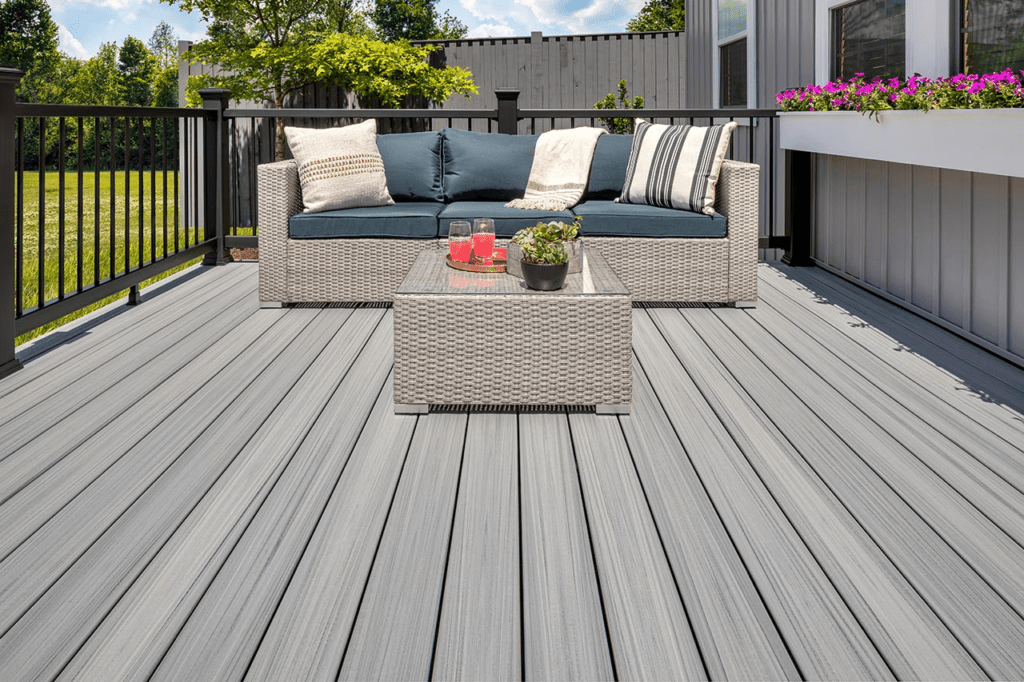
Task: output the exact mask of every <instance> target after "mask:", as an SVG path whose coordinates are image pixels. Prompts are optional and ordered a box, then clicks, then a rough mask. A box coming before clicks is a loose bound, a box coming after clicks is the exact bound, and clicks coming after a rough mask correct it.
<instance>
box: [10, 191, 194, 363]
mask: <svg viewBox="0 0 1024 682" xmlns="http://www.w3.org/2000/svg"><path fill="white" fill-rule="evenodd" d="M126 176H128V177H127V178H126ZM64 180H65V195H64V212H65V230H64V238H63V243H64V258H63V261H64V277H63V290H64V292H65V293H66V294H67V295H73V294H74V292H75V291H76V289H77V287H78V261H79V255H78V250H79V244H78V241H79V240H78V194H79V192H78V174H77V173H73V172H72V173H65V177H64ZM126 180H127V182H128V191H129V196H128V197H127V204H128V206H127V210H128V214H129V215H128V221H129V224H128V231H129V234H128V235H125V202H126V197H125V182H126ZM24 182H25V184H24V194H23V198H24V244H23V246H22V253H23V261H22V269H23V275H22V292H21V293H22V301H23V306H24V309H26V310H27V309H30V308H33V307H35V306H36V305H38V303H39V222H40V216H39V173H38V172H35V171H26V172H25V181H24ZM44 182H45V192H46V201H45V213H44V216H43V222H44V225H45V229H44V236H43V242H44V249H45V253H44V259H43V260H44V263H45V266H44V272H43V293H44V300H47V301H48V300H51V299H54V298H56V297H57V296H58V294H59V293H60V291H61V273H60V261H61V258H60V245H61V241H62V240H61V234H60V173H58V172H56V171H50V172H47V173H46V177H45V181H44ZM95 182H96V178H95V175H94V174H93V173H91V172H87V173H85V175H84V176H83V183H82V236H83V238H82V245H81V251H82V254H81V261H82V286H83V287H88V286H89V285H91V284H93V282H94V281H95V279H96V272H97V271H96V264H97V261H98V265H99V280H100V281H103V280H105V279H107V278H109V277H110V276H111V260H110V253H111V249H113V253H114V262H113V273H114V274H117V273H122V272H124V271H125V254H126V251H127V253H128V260H129V264H130V269H131V270H134V269H136V268H138V267H139V262H140V258H139V256H140V249H141V256H142V259H141V260H142V263H143V264H145V263H149V262H151V261H152V260H153V252H154V248H155V251H156V258H157V259H160V258H161V257H163V254H164V245H165V243H166V246H167V251H168V253H173V251H174V242H175V212H174V182H175V175H174V173H173V172H169V173H167V177H166V182H167V186H166V214H165V206H164V200H165V195H164V173H163V171H155V172H151V171H143V173H142V183H141V188H140V183H139V172H138V171H131V172H130V174H129V173H128V172H125V171H118V172H115V173H114V177H113V190H114V196H115V200H114V205H113V211H111V202H110V193H111V184H112V183H111V174H110V172H101V173H100V175H99V221H98V222H97V220H96V185H95ZM154 185H155V192H154V191H153V189H154ZM140 190H141V192H140ZM15 193H16V194H17V187H16V188H15ZM178 201H179V206H181V204H182V203H183V201H182V196H181V189H179V190H178ZM111 213H113V233H114V234H113V235H111V229H112V228H111ZM165 215H166V231H167V237H166V240H165V237H164V229H165V228H164V219H165ZM140 218H141V219H142V222H143V225H142V234H141V235H140V234H139V231H140V227H139V221H140ZM194 223H195V221H194V219H193V218H192V216H191V215H190V216H189V218H188V224H189V226H190V227H189V236H188V241H187V244H194V243H195V242H196V235H195V226H194ZM177 224H178V237H177V242H178V245H179V248H184V247H185V246H186V237H185V228H184V226H185V216H184V215H183V214H182V211H181V208H179V211H178V216H177ZM154 226H155V234H154ZM97 229H98V243H97V241H96V239H97ZM199 236H200V237H202V230H200V231H199ZM196 262H198V260H195V261H191V262H190V263H186V264H183V265H181V266H178V267H176V268H174V269H173V270H170V271H168V272H166V273H163V274H161V275H158V276H156V277H154V278H152V279H149V280H147V281H146V282H144V283H143V284H142V286H143V287H145V286H146V285H148V284H151V283H153V282H156V281H159V280H161V279H163V278H165V277H167V276H169V275H170V274H172V273H174V272H178V271H179V270H182V269H184V268H186V267H189V266H190V265H192V264H194V263H196ZM122 295H123V294H118V295H115V296H111V297H109V298H107V299H105V300H103V301H100V302H98V303H95V304H93V305H91V306H88V307H86V308H83V309H82V310H80V311H78V312H76V313H74V314H72V315H69V316H67V317H65V318H62V319H60V320H57V321H55V322H53V323H51V324H48V325H45V326H43V327H40V328H39V329H36V330H34V331H32V332H29V333H28V334H25V335H23V336H20V337H18V339H17V343H18V344H22V343H24V342H26V341H28V340H30V339H33V338H35V337H37V336H40V335H42V334H44V333H45V332H47V331H49V330H50V329H53V328H54V327H58V326H60V325H62V324H65V323H67V322H70V321H71V320H73V319H75V318H77V317H81V316H82V315H85V314H86V313H87V312H90V311H92V310H95V309H96V308H99V307H101V306H104V305H106V304H108V303H110V302H111V301H115V300H117V299H118V298H119V297H120V296H122Z"/></svg>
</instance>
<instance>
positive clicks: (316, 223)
mask: <svg viewBox="0 0 1024 682" xmlns="http://www.w3.org/2000/svg"><path fill="white" fill-rule="evenodd" d="M442 208H444V204H438V203H436V202H432V201H431V202H426V201H417V202H402V203H395V204H392V205H391V206H368V207H366V208H345V209H341V210H337V211H324V212H323V213H299V214H298V215H293V216H292V217H291V219H290V220H289V221H288V234H289V235H290V236H291V237H292V239H362V238H370V237H384V238H389V237H390V238H392V239H435V238H437V214H438V213H440V212H441V209H442ZM445 234H447V232H445Z"/></svg>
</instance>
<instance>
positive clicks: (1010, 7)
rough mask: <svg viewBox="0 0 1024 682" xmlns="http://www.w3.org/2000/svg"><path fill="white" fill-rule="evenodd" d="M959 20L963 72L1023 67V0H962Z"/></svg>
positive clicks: (1019, 69)
mask: <svg viewBox="0 0 1024 682" xmlns="http://www.w3.org/2000/svg"><path fill="white" fill-rule="evenodd" d="M960 20H961V23H960V38H961V40H960V64H961V66H962V67H963V72H964V73H991V72H993V71H1002V70H1003V69H1005V68H1007V67H1010V68H1012V69H1014V70H1016V71H1021V70H1024V2H1021V0H963V4H962V11H961V13H960Z"/></svg>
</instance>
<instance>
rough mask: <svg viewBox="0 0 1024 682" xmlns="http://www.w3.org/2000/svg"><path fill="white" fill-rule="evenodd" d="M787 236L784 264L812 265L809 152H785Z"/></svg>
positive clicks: (811, 188)
mask: <svg viewBox="0 0 1024 682" xmlns="http://www.w3.org/2000/svg"><path fill="white" fill-rule="evenodd" d="M784 172H785V178H786V236H787V237H789V246H788V247H787V248H786V252H785V253H784V254H783V256H782V262H783V263H785V264H786V265H792V266H794V267H796V266H805V265H813V264H814V263H813V262H812V261H811V206H813V202H812V201H811V196H810V194H811V192H812V191H813V187H812V186H811V181H812V180H811V153H810V152H798V151H790V150H787V151H786V158H785V169H784Z"/></svg>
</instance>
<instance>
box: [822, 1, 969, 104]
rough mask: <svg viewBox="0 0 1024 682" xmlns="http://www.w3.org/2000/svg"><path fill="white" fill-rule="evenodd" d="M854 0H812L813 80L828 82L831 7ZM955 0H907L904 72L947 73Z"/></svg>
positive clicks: (929, 74)
mask: <svg viewBox="0 0 1024 682" xmlns="http://www.w3.org/2000/svg"><path fill="white" fill-rule="evenodd" d="M854 2H857V0H815V4H814V80H815V82H816V83H817V84H818V85H824V84H825V83H827V82H828V81H829V65H830V62H831V60H830V58H829V57H830V56H831V51H832V46H831V45H830V44H829V30H828V29H829V18H830V15H831V10H832V9H834V8H836V7H842V6H843V5H850V4H853V3H854ZM957 4H959V3H958V2H957V0H907V25H906V34H907V54H906V62H907V75H913V74H915V73H919V74H921V75H922V76H927V77H929V78H936V77H938V76H949V75H950V74H951V73H952V71H951V66H952V63H953V59H952V53H951V51H952V48H953V28H954V26H953V17H954V14H955V12H954V7H955V5H957Z"/></svg>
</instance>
